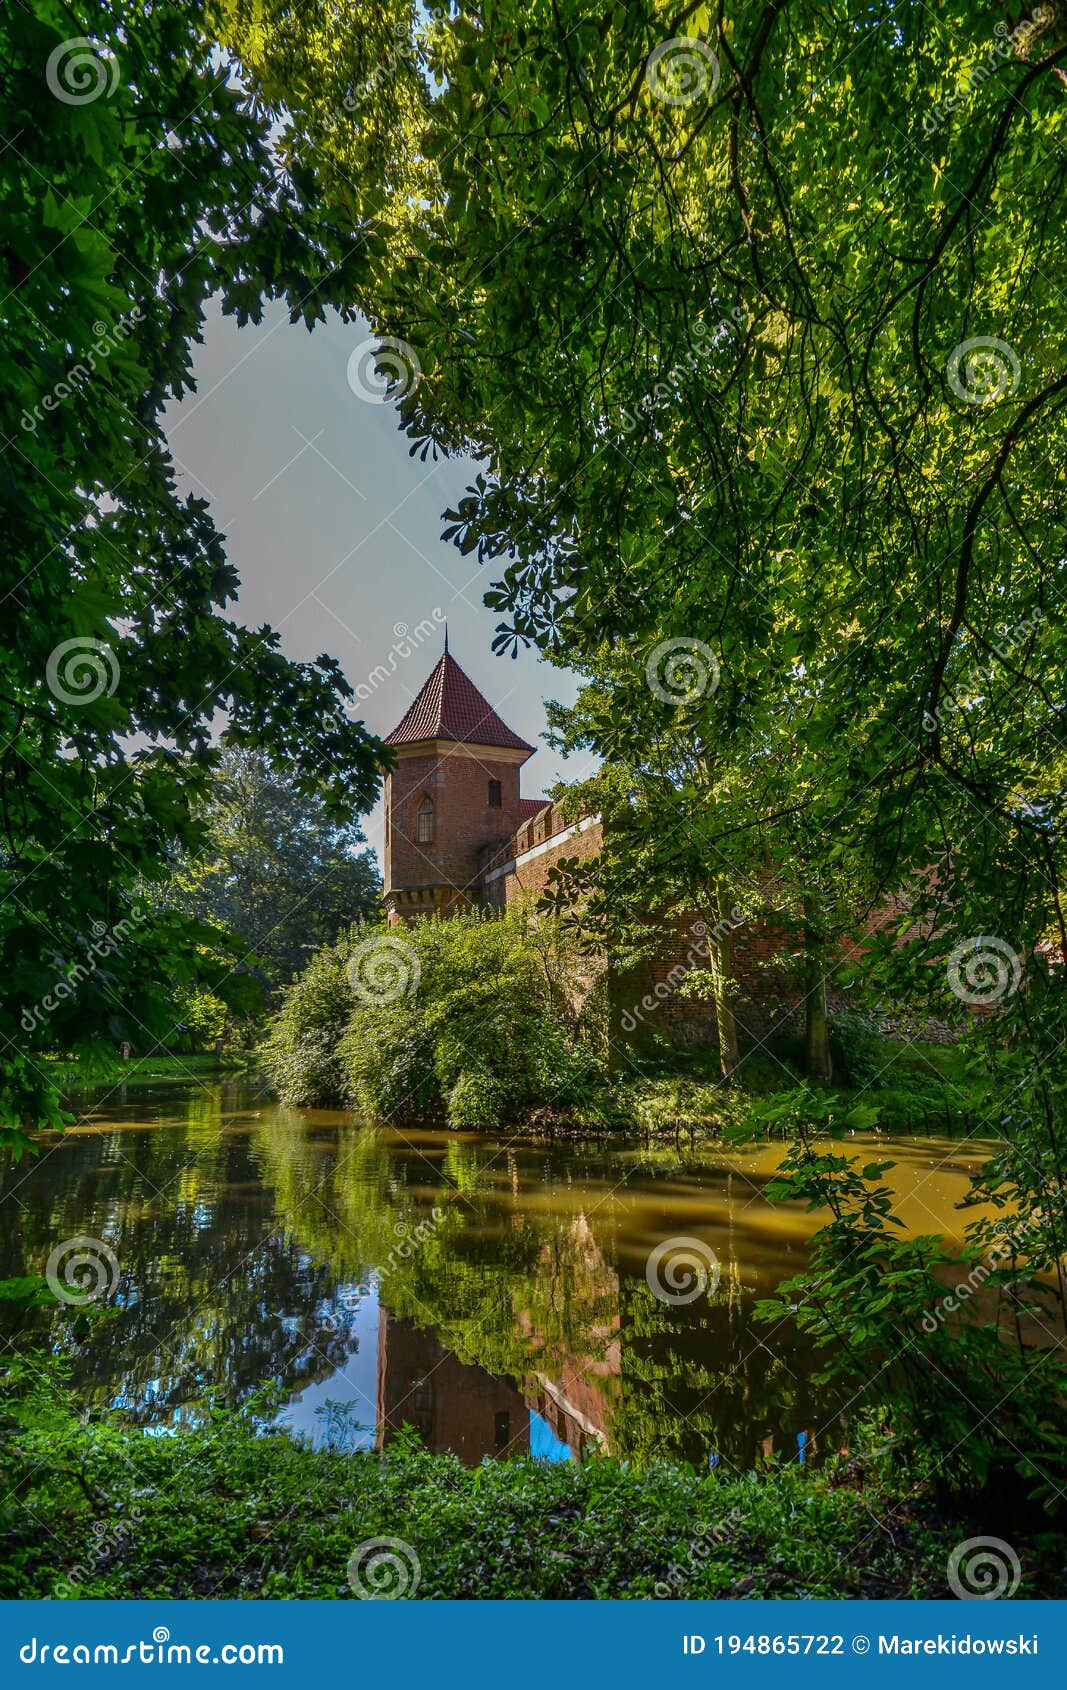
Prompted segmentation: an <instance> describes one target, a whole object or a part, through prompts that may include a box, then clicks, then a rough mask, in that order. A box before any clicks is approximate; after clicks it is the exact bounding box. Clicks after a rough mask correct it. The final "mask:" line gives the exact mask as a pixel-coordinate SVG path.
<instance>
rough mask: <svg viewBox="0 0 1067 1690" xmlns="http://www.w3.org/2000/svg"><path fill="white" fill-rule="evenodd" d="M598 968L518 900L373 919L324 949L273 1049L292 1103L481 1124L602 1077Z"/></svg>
mask: <svg viewBox="0 0 1067 1690" xmlns="http://www.w3.org/2000/svg"><path fill="white" fill-rule="evenodd" d="M597 974H598V970H597V967H596V965H594V964H593V963H591V961H590V959H589V958H587V957H583V956H582V955H581V954H580V953H579V951H578V949H577V948H576V946H575V945H574V943H573V941H571V940H569V939H568V938H567V937H566V936H564V935H563V934H561V933H560V932H559V930H558V929H556V928H555V927H554V926H552V925H551V924H545V923H538V922H536V921H534V920H533V919H531V918H530V917H529V916H527V915H526V914H525V913H523V912H522V911H521V910H511V911H509V912H508V914H507V915H505V916H500V917H487V916H481V915H478V914H467V915H461V916H457V917H454V918H452V919H451V920H449V921H424V922H420V923H417V924H415V925H413V926H411V927H405V928H402V929H396V928H394V929H388V928H385V927H377V928H367V929H364V930H363V931H361V932H358V933H353V934H352V935H351V936H350V937H349V938H348V939H347V940H345V941H342V942H340V943H339V944H337V945H334V946H330V947H328V948H327V949H326V950H325V951H320V952H319V953H318V954H317V955H316V956H315V957H314V958H313V959H312V962H311V964H310V966H309V968H308V970H307V972H306V973H305V974H304V975H303V976H302V977H301V978H300V979H299V980H298V981H296V982H295V984H294V985H293V986H292V988H291V989H290V991H289V992H288V993H287V995H286V998H285V1001H284V1004H283V1007H282V1010H281V1012H280V1014H279V1015H278V1016H277V1017H276V1019H275V1021H274V1022H273V1023H272V1026H271V1030H270V1036H269V1039H268V1042H267V1046H266V1049H265V1051H264V1065H265V1068H266V1070H267V1073H268V1074H269V1076H270V1077H271V1079H272V1080H273V1081H274V1083H275V1085H276V1086H277V1087H278V1089H279V1091H280V1092H281V1095H282V1096H283V1097H284V1098H285V1100H286V1101H287V1102H292V1103H304V1104H307V1103H332V1102H338V1101H347V1102H351V1103H353V1104H355V1105H356V1106H357V1107H358V1108H360V1109H362V1110H364V1111H365V1112H366V1113H367V1114H369V1115H373V1116H375V1117H378V1118H385V1117H392V1116H396V1115H402V1114H426V1115H433V1116H438V1117H441V1116H443V1117H444V1118H445V1119H446V1120H447V1121H448V1123H449V1125H451V1126H457V1127H468V1128H482V1127H491V1126H494V1125H496V1124H497V1123H498V1122H500V1121H502V1120H508V1119H515V1118H516V1117H518V1116H519V1115H521V1114H522V1113H523V1112H524V1111H528V1110H530V1109H533V1108H539V1107H546V1106H555V1107H561V1108H563V1107H567V1106H571V1105H574V1104H576V1103H579V1102H581V1101H583V1099H585V1098H586V1097H588V1096H589V1095H590V1093H591V1092H592V1091H593V1090H594V1089H596V1088H597V1087H598V1086H599V1085H601V1084H602V1083H603V1080H604V1077H605V1072H606V1020H605V1017H604V1014H603V1009H602V1001H601V1000H602V993H601V991H600V990H599V980H598V978H597Z"/></svg>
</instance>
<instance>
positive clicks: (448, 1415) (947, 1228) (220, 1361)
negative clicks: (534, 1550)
mask: <svg viewBox="0 0 1067 1690" xmlns="http://www.w3.org/2000/svg"><path fill="white" fill-rule="evenodd" d="M79 1114H80V1116H81V1117H82V1118H83V1122H84V1124H82V1125H81V1126H79V1127H77V1128H75V1129H74V1130H72V1131H71V1132H69V1133H67V1134H65V1135H62V1136H55V1135H53V1136H49V1137H47V1138H45V1139H43V1140H42V1148H41V1154H40V1155H39V1157H37V1158H36V1159H35V1160H34V1161H32V1162H24V1163H23V1164H21V1165H20V1166H19V1167H16V1168H10V1169H8V1170H7V1172H6V1175H5V1177H4V1179H3V1181H2V1182H0V1204H2V1205H3V1207H2V1213H3V1216H4V1221H5V1225H4V1228H3V1240H2V1244H0V1277H7V1276H9V1275H12V1276H13V1275H17V1274H24V1273H34V1272H36V1273H42V1272H44V1269H45V1265H46V1262H47V1260H48V1257H49V1253H50V1251H51V1250H52V1249H53V1247H54V1246H55V1245H56V1244H58V1243H59V1242H60V1241H62V1240H64V1239H68V1238H72V1237H75V1236H78V1235H86V1236H89V1237H92V1238H98V1239H102V1240H104V1241H105V1242H106V1243H107V1245H108V1246H109V1248H110V1249H111V1250H112V1251H113V1252H114V1255H115V1257H116V1259H117V1261H118V1264H119V1277H118V1280H117V1283H116V1284H115V1285H114V1288H113V1291H112V1295H111V1298H110V1300H109V1304H108V1313H107V1315H106V1317H105V1318H100V1317H99V1315H97V1314H96V1312H95V1311H96V1305H94V1308H93V1313H94V1318H91V1319H87V1318H86V1316H85V1315H84V1314H83V1313H81V1312H80V1311H78V1310H77V1309H74V1308H66V1307H64V1308H61V1309H60V1310H58V1311H57V1312H55V1313H54V1314H52V1313H50V1312H49V1311H41V1312H40V1313H39V1314H37V1315H34V1316H30V1317H28V1318H27V1317H26V1316H25V1315H23V1316H22V1317H21V1320H17V1319H16V1317H15V1316H14V1315H13V1313H12V1312H11V1311H10V1309H8V1310H7V1311H6V1312H5V1311H4V1310H3V1306H2V1305H0V1320H3V1321H5V1322H6V1325H4V1327H3V1328H2V1330H3V1332H4V1335H5V1336H7V1337H8V1338H11V1339H14V1341H15V1342H25V1341H27V1340H28V1339H30V1338H34V1337H39V1336H40V1335H41V1334H42V1333H49V1334H50V1337H51V1340H52V1342H53V1343H54V1344H55V1345H56V1346H57V1347H59V1348H61V1349H62V1350H63V1351H64V1352H65V1353H66V1354H68V1355H69V1356H70V1358H71V1362H72V1367H73V1376H74V1383H75V1385H76V1388H77V1391H78V1393H79V1395H80V1397H81V1398H82V1400H83V1401H84V1402H85V1403H86V1404H87V1405H90V1406H95V1407H103V1406H105V1405H111V1406H120V1407H122V1408H124V1409H125V1410H127V1411H128V1412H129V1414H130V1415H131V1416H132V1417H133V1418H134V1419H135V1420H136V1421H137V1422H138V1423H140V1424H145V1425H154V1426H158V1427H162V1428H165V1427H167V1426H169V1425H171V1424H173V1423H174V1422H175V1420H177V1419H180V1418H181V1417H183V1416H186V1417H192V1416H195V1415H196V1414H198V1413H200V1412H202V1405H203V1403H204V1401H205V1400H206V1398H207V1397H208V1396H209V1395H213V1396H215V1397H216V1398H218V1399H219V1400H222V1401H225V1402H226V1403H229V1404H236V1403H239V1402H241V1401H243V1400H245V1399H246V1398H247V1397H248V1396H249V1395H250V1393H252V1392H253V1391H254V1390H255V1389H256V1388H257V1387H259V1386H260V1385H262V1384H263V1383H264V1382H267V1381H269V1382H272V1383H274V1384H275V1385H276V1386H278V1387H279V1388H280V1390H281V1392H282V1394H283V1398H284V1408H283V1410H282V1415H283V1418H284V1421H285V1423H286V1424H287V1425H290V1426H292V1427H293V1428H294V1429H295V1430H297V1431H301V1432H305V1433H308V1434H310V1435H311V1436H313V1437H315V1438H316V1439H320V1440H321V1439H325V1438H333V1439H334V1440H335V1441H343V1442H344V1444H345V1445H347V1446H348V1447H357V1448H360V1447H361V1448H374V1447H382V1446H383V1445H384V1444H387V1443H388V1442H389V1440H390V1438H392V1437H394V1436H395V1435H396V1434H397V1432H398V1431H399V1430H400V1429H401V1428H402V1427H403V1426H404V1425H405V1424H410V1425H413V1426H415V1427H416V1428H417V1429H418V1431H419V1433H420V1434H421V1436H422V1438H423V1439H424V1441H425V1442H426V1443H427V1444H428V1445H429V1446H430V1447H432V1448H434V1449H448V1450H452V1451H454V1452H455V1453H456V1454H458V1455H459V1456H460V1457H461V1458H462V1459H464V1460H466V1461H470V1462H473V1461H477V1460H480V1459H481V1458H483V1457H484V1456H486V1455H490V1456H496V1455H505V1454H515V1453H529V1452H532V1453H534V1454H536V1455H538V1456H541V1457H544V1458H545V1459H556V1460H562V1459H568V1458H571V1457H574V1456H577V1455H580V1454H582V1453H583V1451H585V1450H587V1449H589V1448H592V1447H596V1448H601V1449H605V1450H608V1451H610V1452H613V1453H615V1454H619V1455H624V1456H630V1457H634V1458H638V1459H645V1458H647V1457H649V1456H652V1455H656V1454H659V1455H671V1456H675V1457H679V1456H681V1457H685V1458H686V1459H688V1460H690V1461H693V1462H695V1463H697V1464H699V1465H701V1466H703V1465H706V1464H707V1463H709V1462H710V1463H712V1464H713V1465H714V1464H716V1463H718V1462H720V1461H721V1462H723V1463H724V1464H729V1465H731V1466H734V1465H739V1466H746V1467H747V1466H753V1465H762V1464H764V1463H766V1462H767V1461H770V1460H773V1459H785V1460H796V1459H797V1458H798V1456H799V1457H800V1458H802V1459H808V1458H810V1457H811V1456H813V1455H818V1454H819V1453H821V1452H825V1451H826V1450H827V1449H829V1448H835V1447H842V1446H843V1445H844V1444H846V1443H847V1439H848V1435H849V1433H848V1425H849V1418H848V1414H847V1413H846V1412H845V1410H846V1407H847V1408H848V1411H849V1413H851V1412H852V1411H853V1410H854V1408H855V1406H856V1405H855V1404H850V1405H846V1404H844V1403H842V1402H840V1401H838V1400H836V1399H835V1398H834V1397H833V1396H832V1395H830V1394H828V1393H827V1391H826V1389H825V1388H823V1387H820V1386H818V1385H817V1384H816V1383H815V1382H814V1377H813V1376H814V1374H815V1373H816V1372H817V1367H816V1363H815V1358H814V1357H813V1355H812V1353H811V1350H810V1347H809V1345H808V1343H807V1341H806V1340H805V1339H804V1338H803V1337H802V1336H801V1335H799V1334H798V1333H797V1331H796V1329H795V1327H794V1325H793V1323H792V1321H786V1322H784V1323H782V1324H780V1325H778V1326H768V1325H765V1324H760V1323H758V1322H756V1321H755V1319H754V1318H753V1304H754V1303H755V1301H756V1300H757V1299H758V1298H759V1297H763V1296H767V1295H769V1294H770V1292H772V1291H773V1290H774V1288H775V1287H776V1286H777V1285H778V1284H779V1283H780V1282H781V1281H782V1280H783V1279H785V1278H787V1277H789V1276H790V1275H791V1274H794V1273H796V1272H797V1271H798V1270H799V1269H800V1268H801V1267H802V1266H803V1264H804V1262H805V1259H806V1254H807V1248H808V1241H809V1239H810V1236H811V1233H812V1231H813V1230H814V1228H815V1226H816V1225H817V1224H818V1217H815V1216H811V1215H808V1214H807V1213H806V1212H805V1211H804V1209H803V1208H801V1207H799V1206H798V1205H793V1204H781V1203H777V1204H775V1203H771V1202H770V1201H769V1200H768V1199H767V1198H766V1197H765V1195H764V1188H765V1186H766V1184H767V1182H768V1180H769V1179H770V1177H771V1175H772V1173H773V1170H774V1168H775V1167H776V1165H777V1163H778V1162H779V1161H780V1160H781V1155H782V1147H781V1146H780V1145H774V1146H771V1147H768V1148H767V1149H763V1150H760V1151H759V1152H758V1153H755V1154H746V1155H736V1154H732V1155H727V1154H708V1153H706V1152H705V1153H703V1154H701V1155H688V1156H687V1155H684V1154H683V1155H680V1156H678V1155H675V1154H674V1153H673V1152H670V1153H666V1152H659V1153H652V1154H649V1153H648V1152H647V1151H646V1150H645V1149H643V1148H642V1147H640V1146H630V1147H625V1146H624V1147H616V1146H615V1145H612V1146H611V1147H605V1146H599V1147H598V1146H594V1145H584V1146H575V1145H570V1144H568V1145H551V1144H548V1143H545V1142H543V1141H541V1142H537V1141H530V1140H515V1139H511V1138H509V1137H504V1136H501V1137H499V1138H491V1137H475V1136H473V1135H469V1134H457V1133H445V1132H436V1131H426V1130H420V1129H417V1128H415V1127H411V1128H403V1129H399V1128H389V1129H384V1128H383V1129H376V1128H373V1127H368V1126H366V1125H362V1124H360V1123H359V1122H357V1121H355V1120H354V1119H353V1117H352V1116H351V1115H346V1114H342V1113H338V1112H327V1111H322V1110H312V1111H296V1110H291V1109H286V1108H283V1107H282V1106H280V1105H278V1104H277V1103H274V1102H272V1101H271V1100H270V1099H269V1098H268V1097H266V1096H264V1095H262V1094H261V1093H259V1092H257V1090H256V1089H255V1087H253V1086H251V1085H249V1084H247V1083H245V1082H241V1083H235V1084H230V1083H225V1084H219V1083H193V1082H190V1083H188V1084H186V1083H185V1082H182V1083H174V1082H165V1083H159V1084H157V1085H154V1086H153V1085H139V1086H133V1085H131V1086H128V1087H123V1088H120V1089H119V1090H117V1091H112V1092H110V1093H101V1094H99V1099H98V1101H95V1102H94V1101H93V1100H92V1099H91V1098H85V1099H81V1100H80V1102H79ZM992 1148H993V1147H992V1145H991V1144H988V1143H979V1142H977V1141H975V1140H968V1141H966V1142H965V1143H959V1142H953V1141H952V1140H950V1139H936V1138H922V1139H916V1138H912V1139H906V1140H902V1141H895V1140H890V1139H887V1138H885V1137H878V1138H870V1137H865V1136H864V1135H857V1136H856V1137H855V1138H853V1139H849V1140H846V1141H845V1149H846V1150H847V1151H848V1152H849V1153H852V1152H854V1153H855V1154H856V1155H857V1156H858V1157H860V1158H861V1159H862V1160H863V1161H869V1160H871V1159H877V1160H879V1161H884V1160H888V1159H890V1158H892V1159H893V1160H894V1161H895V1163H896V1167H895V1169H894V1171H893V1172H892V1173H891V1174H890V1175H888V1176H887V1182H888V1183H890V1184H891V1185H893V1186H894V1188H895V1190H896V1191H897V1193H898V1198H899V1202H898V1212H899V1213H900V1215H901V1217H902V1219H904V1220H905V1222H906V1223H907V1225H908V1226H909V1228H910V1229H911V1230H912V1231H915V1232H942V1233H945V1234H946V1235H948V1236H949V1237H955V1238H959V1237H960V1236H961V1235H962V1227H961V1216H960V1213H959V1211H958V1209H957V1208H956V1205H957V1204H958V1203H959V1201H960V1199H961V1198H962V1197H963V1196H964V1194H965V1193H966V1191H967V1189H968V1185H969V1175H970V1173H971V1172H972V1171H973V1170H974V1169H975V1168H976V1167H977V1166H978V1165H979V1163H980V1162H981V1161H982V1160H983V1158H984V1157H985V1156H987V1155H988V1154H989V1153H990V1151H991V1149H992ZM676 1236H684V1237H687V1238H690V1239H695V1240H696V1241H697V1242H698V1244H699V1245H700V1246H702V1247H703V1249H704V1250H705V1251H706V1252H713V1253H714V1258H715V1259H716V1260H717V1262H718V1264H719V1279H718V1284H717V1286H715V1287H714V1288H712V1287H710V1286H709V1287H708V1289H707V1290H706V1291H705V1292H703V1293H701V1294H699V1295H696V1296H695V1297H694V1298H693V1299H692V1300H691V1301H688V1302H685V1303H679V1304H670V1303H665V1302H664V1301H662V1300H661V1299H660V1298H659V1297H658V1296H656V1295H655V1294H654V1293H653V1290H652V1289H651V1288H650V1285H649V1282H648V1279H647V1277H646V1269H647V1266H648V1259H649V1255H650V1253H651V1252H653V1251H654V1250H655V1249H656V1247H657V1246H658V1245H661V1244H662V1243H663V1241H664V1240H665V1239H667V1238H671V1237H676ZM709 1259H710V1256H709ZM668 1289H669V1287H668ZM871 1400H873V1398H872V1399H871Z"/></svg>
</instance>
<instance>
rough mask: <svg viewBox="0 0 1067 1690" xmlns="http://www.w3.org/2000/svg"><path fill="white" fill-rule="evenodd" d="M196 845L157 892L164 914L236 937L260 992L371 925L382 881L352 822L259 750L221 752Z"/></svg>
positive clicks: (375, 915) (287, 979) (361, 834)
mask: <svg viewBox="0 0 1067 1690" xmlns="http://www.w3.org/2000/svg"><path fill="white" fill-rule="evenodd" d="M198 820H199V821H200V824H201V826H202V828H203V831H204V835H205V838H204V844H203V845H202V846H201V848H200V849H199V850H198V852H197V853H196V855H195V856H189V857H186V858H185V859H183V860H182V861H181V862H180V863H179V864H178V866H177V868H176V870H175V873H174V876H173V878H172V879H171V880H170V881H169V882H168V883H167V885H166V887H165V888H164V889H163V896H164V897H165V898H166V900H167V902H168V903H169V904H170V905H171V907H172V908H174V909H178V910H182V911H184V912H185V913H186V914H188V915H192V916H195V917H196V918H197V919H198V920H200V921H204V922H210V923H212V924H213V925H215V926H217V927H220V928H222V929H223V931H224V932H226V933H229V934H232V935H235V936H236V937H237V938H238V939H239V940H240V943H241V946H242V949H243V951H244V952H245V956H244V958H243V966H245V967H248V968H250V969H251V971H252V972H253V973H254V974H255V975H256V976H257V978H258V979H259V980H260V981H261V982H262V983H263V985H264V986H266V987H267V988H268V989H273V988H275V987H278V986H283V985H286V984H288V982H289V981H290V980H291V979H292V978H293V976H294V974H296V973H298V972H299V971H300V970H301V969H302V968H304V967H305V966H306V964H307V961H308V958H309V956H310V954H311V952H312V951H315V950H318V949H319V948H320V947H322V946H323V945H329V944H332V942H333V941H334V940H335V939H336V938H337V937H338V935H339V934H340V933H342V932H345V931H346V930H347V929H348V928H349V927H350V926H351V925H352V923H353V922H364V921H372V920H374V919H375V918H376V917H377V915H378V912H379V900H380V892H381V881H380V877H379V874H378V869H377V865H376V863H375V860H374V856H373V854H372V853H371V852H370V851H367V850H364V851H359V850H358V847H359V846H360V845H362V844H364V843H365V840H364V835H363V831H362V829H361V828H360V826H359V823H358V822H357V821H355V820H354V819H349V820H347V821H343V822H338V821H336V820H334V819H333V817H332V816H331V814H330V811H329V809H328V807H327V806H326V805H325V804H324V803H323V801H322V799H321V798H319V797H317V796H315V795H312V796H311V797H309V798H305V797H303V796H302V795H301V793H300V792H299V791H298V790H297V788H296V787H295V786H294V784H293V782H292V781H291V780H289V779H287V778H286V777H285V776H284V775H283V774H281V773H279V772H278V771H277V770H275V769H274V768H273V767H272V766H271V763H270V760H269V758H268V757H267V756H266V754H265V753H264V752H261V751H245V750H240V749H233V750H229V749H228V750H227V751H226V752H225V753H224V754H223V757H222V760H221V762H220V763H219V764H218V767H217V768H216V769H215V770H214V772H213V775H212V786H211V791H210V795H209V797H208V798H207V800H206V802H205V804H204V806H203V811H202V814H201V815H200V816H199V817H198Z"/></svg>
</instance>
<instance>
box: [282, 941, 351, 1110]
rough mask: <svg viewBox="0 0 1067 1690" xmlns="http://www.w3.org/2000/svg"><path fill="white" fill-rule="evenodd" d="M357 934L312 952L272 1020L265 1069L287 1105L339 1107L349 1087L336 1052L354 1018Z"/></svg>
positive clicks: (344, 1099) (345, 1098)
mask: <svg viewBox="0 0 1067 1690" xmlns="http://www.w3.org/2000/svg"><path fill="white" fill-rule="evenodd" d="M357 942H358V930H354V931H353V933H350V934H346V935H343V936H342V937H341V938H340V939H337V940H336V941H335V942H334V944H332V945H324V946H323V948H322V950H321V951H316V952H315V954H314V955H313V956H312V958H311V961H310V962H309V963H308V966H307V968H306V969H305V971H304V973H303V974H301V975H299V976H298V978H297V979H296V980H294V981H293V984H292V985H291V986H290V987H289V989H288V991H287V992H286V994H285V997H284V999H283V1001H282V1007H281V1009H280V1011H279V1012H278V1014H277V1015H276V1016H275V1017H274V1019H273V1020H272V1021H271V1023H270V1026H269V1028H268V1031H267V1040H266V1043H265V1045H264V1047H263V1051H262V1058H263V1066H264V1068H265V1069H266V1072H267V1074H268V1075H269V1077H270V1079H271V1080H272V1081H273V1082H274V1085H275V1086H276V1087H277V1089H278V1091H279V1093H280V1095H281V1096H282V1097H283V1098H284V1099H285V1101H286V1103H299V1104H316V1103H321V1104H330V1103H333V1104H337V1103H344V1102H345V1101H346V1100H347V1094H348V1082H347V1079H346V1076H345V1074H344V1071H343V1069H342V1067H341V1064H340V1062H339V1061H338V1056H337V1047H338V1045H339V1044H340V1042H341V1038H342V1035H343V1034H344V1031H345V1028H346V1027H347V1025H348V1020H349V1017H350V1015H351V1013H352V987H351V984H350V982H349V978H348V969H349V963H350V959H351V956H352V951H353V947H354V945H355V944H356V943H357Z"/></svg>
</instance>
